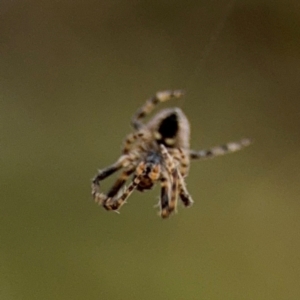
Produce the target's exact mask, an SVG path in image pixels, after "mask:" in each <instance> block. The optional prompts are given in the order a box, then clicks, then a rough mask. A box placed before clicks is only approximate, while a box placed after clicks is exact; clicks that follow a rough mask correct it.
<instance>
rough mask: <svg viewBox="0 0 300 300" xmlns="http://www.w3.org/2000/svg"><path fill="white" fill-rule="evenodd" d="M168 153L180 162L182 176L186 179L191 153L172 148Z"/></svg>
mask: <svg viewBox="0 0 300 300" xmlns="http://www.w3.org/2000/svg"><path fill="white" fill-rule="evenodd" d="M168 152H169V153H170V154H171V156H172V157H173V158H174V159H175V160H176V161H177V162H178V164H179V171H180V174H181V175H182V176H183V177H185V176H186V175H187V174H188V171H189V167H190V157H189V152H188V151H187V150H183V149H181V148H170V149H168Z"/></svg>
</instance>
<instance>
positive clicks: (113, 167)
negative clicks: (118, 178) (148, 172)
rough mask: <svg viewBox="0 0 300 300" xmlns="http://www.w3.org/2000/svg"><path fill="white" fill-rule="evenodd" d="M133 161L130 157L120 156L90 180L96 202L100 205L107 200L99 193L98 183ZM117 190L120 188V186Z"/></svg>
mask: <svg viewBox="0 0 300 300" xmlns="http://www.w3.org/2000/svg"><path fill="white" fill-rule="evenodd" d="M133 159H134V158H133V157H132V156H130V155H122V156H121V157H120V158H119V159H118V161H116V162H115V163H114V164H112V165H110V166H109V167H107V168H105V169H103V170H99V172H98V174H97V175H96V176H95V177H94V179H93V180H92V196H93V199H94V200H95V201H96V202H98V203H100V204H102V203H103V201H105V200H106V198H107V196H106V195H105V194H103V193H100V181H102V180H104V179H105V178H107V177H109V176H110V175H112V174H113V173H115V172H116V171H118V170H120V169H121V168H123V167H126V166H127V165H129V164H130V163H131V162H132V160H133ZM119 188H121V186H120V187H119Z"/></svg>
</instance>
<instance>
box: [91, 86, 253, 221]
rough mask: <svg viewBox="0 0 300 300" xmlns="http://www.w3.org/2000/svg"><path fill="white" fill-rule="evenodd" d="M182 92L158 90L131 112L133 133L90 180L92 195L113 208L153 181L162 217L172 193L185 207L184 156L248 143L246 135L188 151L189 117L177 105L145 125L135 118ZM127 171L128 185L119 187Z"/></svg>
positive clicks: (194, 156) (209, 153)
mask: <svg viewBox="0 0 300 300" xmlns="http://www.w3.org/2000/svg"><path fill="white" fill-rule="evenodd" d="M182 95H183V92H182V91H180V90H175V91H163V92H158V93H156V95H155V96H153V97H152V98H150V99H149V100H147V101H146V103H145V104H144V106H142V107H141V108H140V109H139V110H138V111H137V112H136V114H135V115H134V117H133V119H132V126H133V128H134V131H133V132H132V133H130V134H129V135H128V136H127V137H126V139H125V142H124V145H123V148H122V155H121V156H120V158H119V159H118V160H117V161H116V162H115V163H114V164H112V165H111V166H109V167H107V168H105V169H103V170H100V171H99V172H98V174H97V175H96V176H95V178H94V179H93V183H92V195H93V198H94V199H95V201H96V202H97V203H99V204H100V205H102V206H103V207H104V208H105V209H107V210H115V211H118V209H119V208H120V207H121V206H122V205H123V204H124V203H125V202H126V199H127V198H128V197H129V196H130V194H131V193H132V192H133V191H134V190H135V189H136V190H138V191H141V192H142V191H144V190H148V189H151V188H152V186H153V185H154V184H155V183H157V182H159V183H160V185H161V195H160V202H159V203H160V215H161V217H163V218H167V217H169V215H170V214H171V213H172V212H174V211H175V210H176V206H177V198H178V197H179V198H180V199H181V201H182V203H183V204H184V206H186V207H188V206H191V205H192V204H193V200H192V198H191V196H190V195H189V193H188V191H187V189H186V185H185V181H184V178H185V177H186V176H187V174H188V170H189V164H190V159H203V158H209V157H215V156H219V155H223V154H226V153H231V152H235V151H237V150H240V149H242V148H243V147H245V146H248V145H249V144H250V141H249V140H248V139H243V140H241V141H239V142H233V143H227V144H225V145H222V146H217V147H214V148H211V149H209V150H201V151H195V150H191V149H190V146H189V140H190V125H189V121H188V119H187V117H186V116H185V114H184V113H183V112H182V110H181V109H180V108H168V109H163V110H162V111H160V112H159V113H157V114H156V115H155V116H154V117H153V118H152V119H151V120H150V121H149V122H148V123H146V124H144V123H143V122H142V121H141V120H142V119H143V118H144V117H145V116H146V115H148V114H150V113H151V112H152V110H153V109H154V107H155V106H156V105H157V104H158V103H160V102H164V101H167V100H170V99H172V98H179V97H180V96H182ZM120 169H123V171H122V173H121V175H120V176H119V178H118V179H117V180H116V182H115V183H114V185H113V186H112V187H111V189H110V190H109V191H108V193H107V194H104V193H101V192H100V181H101V180H103V179H105V178H107V177H108V176H110V175H111V174H113V173H114V172H116V171H118V170H120ZM132 174H133V178H132V180H131V183H130V184H129V186H128V187H126V188H124V185H125V182H126V181H127V179H128V177H129V176H131V175H132Z"/></svg>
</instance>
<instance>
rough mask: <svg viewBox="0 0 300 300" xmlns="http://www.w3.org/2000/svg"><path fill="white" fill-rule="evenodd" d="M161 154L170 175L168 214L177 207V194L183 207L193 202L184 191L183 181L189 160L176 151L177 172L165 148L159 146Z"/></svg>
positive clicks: (182, 153) (179, 151)
mask: <svg viewBox="0 0 300 300" xmlns="http://www.w3.org/2000/svg"><path fill="white" fill-rule="evenodd" d="M160 147H161V152H162V155H163V157H164V160H165V161H166V165H167V170H168V172H169V174H171V175H172V176H171V178H172V197H171V200H170V203H169V212H170V213H171V212H172V211H173V210H175V208H176V205H177V194H178V192H179V196H180V199H181V201H182V202H183V204H184V206H185V207H189V206H191V205H192V204H193V203H194V201H193V200H192V197H191V196H190V194H189V193H188V191H187V189H186V184H185V181H184V178H183V176H184V175H186V173H187V171H188V166H189V160H188V157H186V155H185V152H184V151H183V150H181V149H178V151H176V152H177V157H178V154H179V155H180V161H181V164H180V165H179V166H180V172H179V171H178V168H177V167H176V166H175V165H174V161H173V157H172V156H171V155H170V153H169V152H168V150H167V148H166V147H165V146H164V145H161V146H160ZM173 154H174V155H176V153H175V152H174V151H173ZM175 157H176V156H175Z"/></svg>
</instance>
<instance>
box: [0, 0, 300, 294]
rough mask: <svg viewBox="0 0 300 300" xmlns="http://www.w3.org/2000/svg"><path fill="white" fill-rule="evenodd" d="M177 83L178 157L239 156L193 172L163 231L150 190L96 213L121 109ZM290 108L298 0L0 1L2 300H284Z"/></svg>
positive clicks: (297, 205)
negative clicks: (183, 153)
mask: <svg viewBox="0 0 300 300" xmlns="http://www.w3.org/2000/svg"><path fill="white" fill-rule="evenodd" d="M175 88H176V89H178V88H180V89H185V90H186V92H187V93H186V96H185V97H184V99H182V100H175V101H174V102H170V103H166V104H165V106H168V105H169V106H180V107H181V108H182V109H183V110H184V111H185V112H186V114H187V115H188V116H189V118H190V122H191V125H192V140H191V144H192V147H193V148H195V149H203V148H207V147H210V146H214V145H217V144H220V143H224V142H227V141H234V140H239V139H240V138H242V137H251V138H253V139H254V141H255V142H254V144H253V145H252V146H251V147H249V148H248V149H245V150H243V151H242V152H239V153H236V154H232V155H229V156H226V157H222V158H218V159H215V160H211V161H205V162H194V163H193V165H192V167H191V171H190V175H189V177H188V178H187V183H188V189H189V191H190V193H191V194H192V196H193V198H194V201H195V205H194V206H193V207H192V208H190V209H184V208H183V207H182V206H179V208H178V214H177V215H176V216H173V217H172V218H170V219H169V220H166V221H162V220H161V219H160V218H159V217H158V216H157V211H156V210H157V209H156V208H155V209H154V208H153V206H154V205H155V204H156V203H157V201H158V195H159V188H158V187H156V188H155V189H154V190H153V191H149V192H147V193H138V192H136V193H134V194H133V195H132V197H131V198H130V199H129V201H128V202H129V203H128V204H127V205H125V206H124V207H123V208H122V211H121V214H120V215H117V214H114V213H108V212H106V211H104V210H103V209H102V208H99V207H97V205H95V204H94V203H93V201H92V200H91V197H90V179H91V178H92V177H93V176H94V175H95V173H96V170H97V168H103V167H105V166H107V165H109V164H110V163H112V162H113V161H114V160H116V159H117V158H118V156H119V154H120V146H121V143H122V140H123V138H124V136H125V135H126V134H127V133H128V132H130V130H131V129H130V126H129V125H130V119H131V116H132V114H133V113H134V112H135V110H136V109H137V108H138V107H139V106H141V105H142V104H143V102H144V101H145V99H147V97H149V96H151V95H152V94H153V93H155V92H156V91H158V90H164V89H175ZM299 96H300V2H299V1H298V0H287V1H284V0H272V1H271V0H260V1H258V0H245V1H232V0H219V1H216V0H215V1H195V0H194V1H192V0H191V1H189V0H188V1H166V0H164V1H138V0H135V1H117V0H115V1H92V0H86V1H79V0H73V1H34V0H32V1H18V0H11V1H2V2H1V4H0V136H1V143H0V155H1V156H0V157H1V173H0V174H1V178H0V179H1V218H0V234H1V246H0V299H5V300H15V299H16V300H19V299H22V300H25V299H28V300H32V299H114V300H115V299H120V300H126V299H157V300H158V299H187V300H190V299H191V300H192V299H212V300H217V299H220V300H224V299H228V300H235V299H236V300H240V299H245V300H260V299H261V300H269V299H270V300H275V299H278V300H282V299H284V300H290V299H291V300H298V299H299V297H300V286H299V278H300V271H299V270H300V268H299V267H300V255H299V253H300V251H299V246H300V235H299V232H300V218H299V215H300V201H299V200H300V199H299V195H300V185H299V179H300V171H299V167H300V164H299V163H300V150H299V149H300V139H299V128H300V114H299V112H300V101H299V100H300V99H299ZM165 106H164V105H162V107H165ZM113 179H114V178H111V179H109V180H107V181H106V182H104V184H103V190H107V189H108V188H109V185H110V184H111V183H112V181H113Z"/></svg>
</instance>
